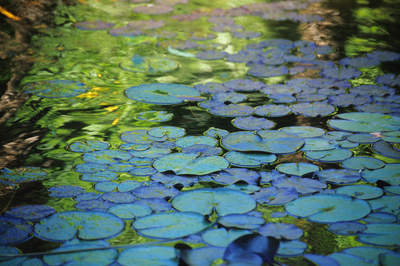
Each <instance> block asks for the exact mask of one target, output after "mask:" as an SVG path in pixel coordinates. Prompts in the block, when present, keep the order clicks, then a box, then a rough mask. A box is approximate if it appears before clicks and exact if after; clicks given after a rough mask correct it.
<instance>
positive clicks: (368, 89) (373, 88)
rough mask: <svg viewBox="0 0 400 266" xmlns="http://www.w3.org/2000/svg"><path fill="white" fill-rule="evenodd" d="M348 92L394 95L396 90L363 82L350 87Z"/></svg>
mask: <svg viewBox="0 0 400 266" xmlns="http://www.w3.org/2000/svg"><path fill="white" fill-rule="evenodd" d="M350 92H351V93H355V94H358V95H371V96H385V95H394V94H395V92H396V91H395V89H393V88H389V87H386V86H379V85H373V84H365V85H360V86H358V87H354V88H350Z"/></svg>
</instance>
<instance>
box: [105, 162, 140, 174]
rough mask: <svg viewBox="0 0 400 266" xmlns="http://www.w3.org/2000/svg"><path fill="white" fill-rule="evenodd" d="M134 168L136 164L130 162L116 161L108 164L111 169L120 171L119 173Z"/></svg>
mask: <svg viewBox="0 0 400 266" xmlns="http://www.w3.org/2000/svg"><path fill="white" fill-rule="evenodd" d="M133 168H134V166H133V165H132V164H130V163H114V164H111V165H109V166H108V170H109V171H113V172H119V173H121V172H122V173H123V172H128V171H130V170H132V169H133Z"/></svg>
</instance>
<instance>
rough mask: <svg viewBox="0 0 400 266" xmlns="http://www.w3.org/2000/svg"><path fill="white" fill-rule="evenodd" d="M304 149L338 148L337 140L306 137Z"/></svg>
mask: <svg viewBox="0 0 400 266" xmlns="http://www.w3.org/2000/svg"><path fill="white" fill-rule="evenodd" d="M304 141H305V144H304V146H303V148H301V150H302V151H326V150H333V149H335V148H336V143H335V141H332V140H329V139H325V138H306V139H304Z"/></svg>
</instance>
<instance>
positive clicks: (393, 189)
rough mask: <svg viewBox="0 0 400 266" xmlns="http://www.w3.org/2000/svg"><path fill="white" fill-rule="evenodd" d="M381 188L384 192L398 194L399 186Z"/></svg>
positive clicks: (399, 192) (399, 191)
mask: <svg viewBox="0 0 400 266" xmlns="http://www.w3.org/2000/svg"><path fill="white" fill-rule="evenodd" d="M383 190H384V191H385V192H386V193H392V194H396V195H399V194H400V186H385V187H384V188H383Z"/></svg>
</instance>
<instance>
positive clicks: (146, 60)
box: [120, 55, 179, 76]
mask: <svg viewBox="0 0 400 266" xmlns="http://www.w3.org/2000/svg"><path fill="white" fill-rule="evenodd" d="M120 67H121V68H122V69H123V70H126V71H131V72H135V73H145V74H147V75H149V76H158V75H163V74H165V73H168V72H171V71H174V70H176V69H178V68H179V64H178V63H177V62H175V61H174V60H171V59H169V58H166V57H162V56H157V57H150V56H140V55H135V56H133V57H132V59H131V60H124V61H122V62H121V63H120Z"/></svg>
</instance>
